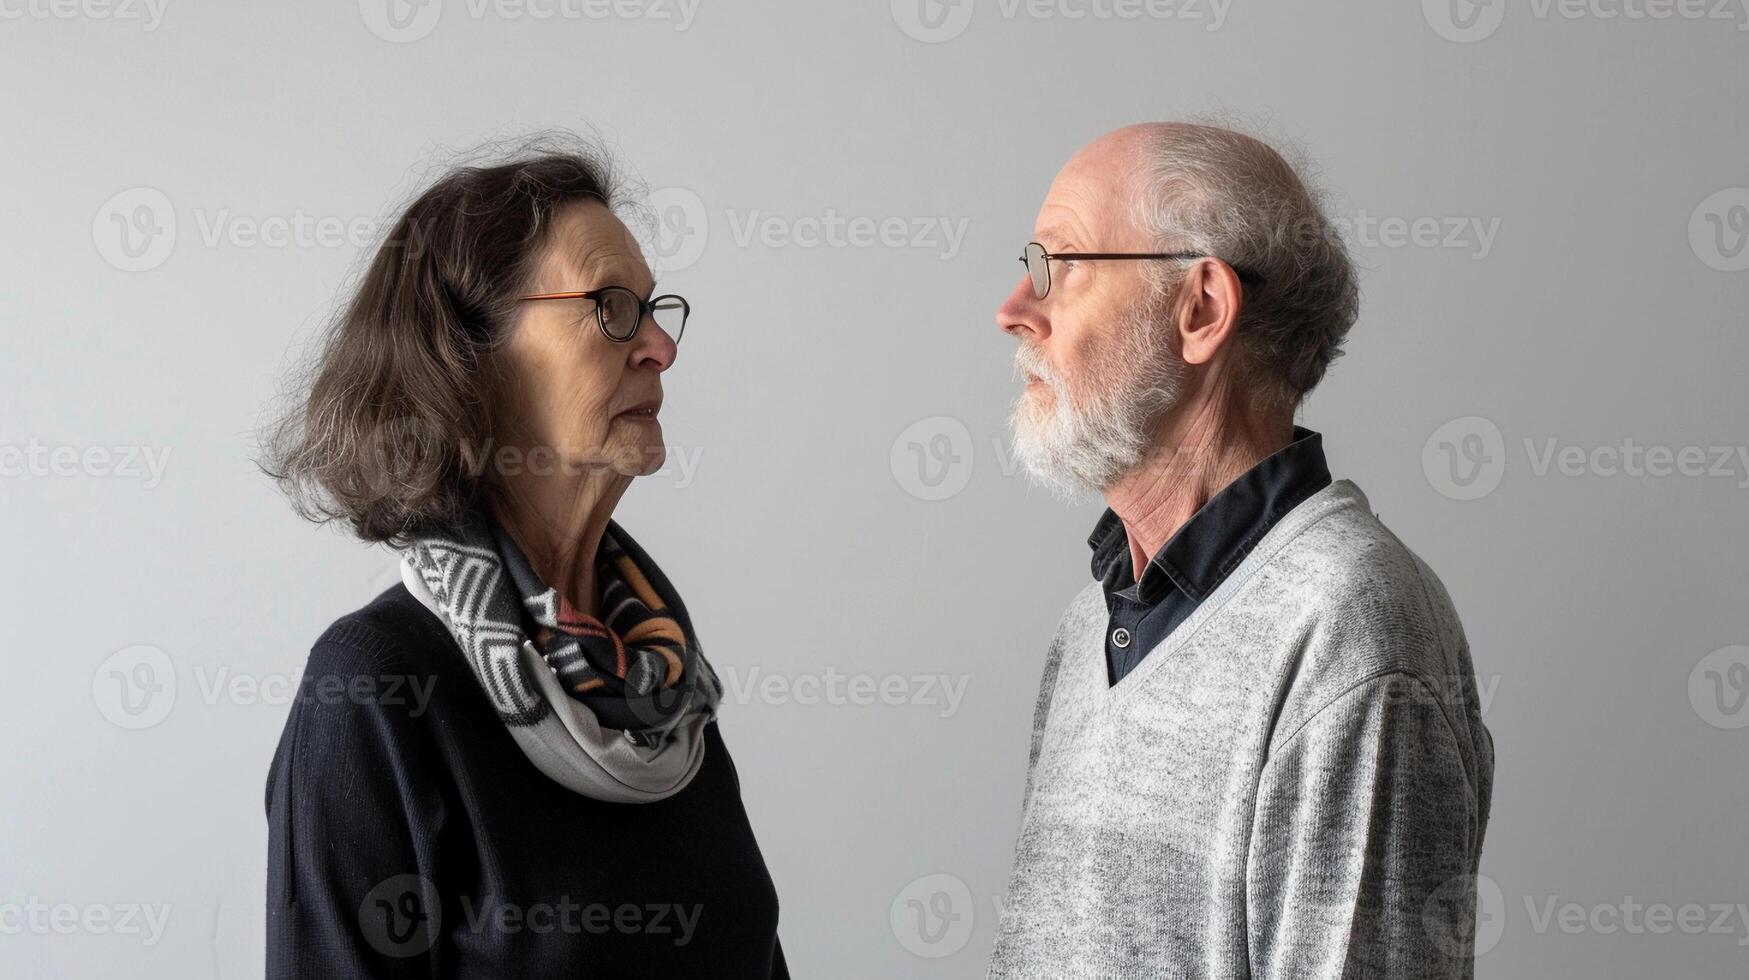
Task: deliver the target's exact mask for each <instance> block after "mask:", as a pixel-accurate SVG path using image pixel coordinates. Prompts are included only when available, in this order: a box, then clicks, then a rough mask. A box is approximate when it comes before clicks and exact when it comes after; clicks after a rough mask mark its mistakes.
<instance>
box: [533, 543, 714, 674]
mask: <svg viewBox="0 0 1749 980" xmlns="http://www.w3.org/2000/svg"><path fill="white" fill-rule="evenodd" d="M499 549H500V551H501V552H502V553H503V555H504V559H505V566H506V568H507V569H508V570H509V572H510V577H511V579H512V580H513V581H514V582H515V583H516V587H517V590H518V591H519V592H521V594H522V605H523V608H524V609H526V610H528V614H529V615H530V616H531V617H533V619H534V621H535V622H536V623H537V624H539V625H538V628H537V629H536V630H535V632H534V643H535V648H536V649H538V650H539V651H540V653H541V656H542V657H543V658H545V659H546V662H547V665H548V666H550V667H552V669H553V672H554V673H556V674H558V675H559V681H560V682H561V683H562V684H564V686H565V690H567V691H570V692H571V693H572V694H573V695H575V696H580V697H584V698H588V697H591V696H594V695H600V694H606V695H609V696H612V697H615V698H626V697H637V698H649V697H650V696H651V695H653V694H655V693H656V692H657V691H659V690H663V689H667V688H672V687H674V685H676V684H678V683H680V679H681V676H682V674H683V673H684V671H685V665H686V633H685V631H683V630H682V629H681V628H680V623H679V622H678V621H677V620H675V619H674V617H673V616H672V615H671V614H670V613H669V611H668V607H667V606H666V605H665V604H664V603H663V601H662V597H661V596H660V595H658V594H657V592H656V589H655V587H654V586H652V585H651V584H650V580H649V579H648V578H647V577H646V576H645V575H644V572H643V570H642V569H640V568H638V565H637V562H636V561H634V560H633V559H632V556H631V555H629V554H627V553H626V551H625V549H624V548H622V547H620V543H619V541H618V540H617V539H615V537H614V535H613V532H612V531H606V532H604V533H603V534H602V536H601V545H600V547H599V548H597V549H596V561H595V576H596V586H597V588H598V589H599V590H600V596H601V606H600V608H601V610H602V617H601V618H600V619H597V618H595V617H593V616H589V615H587V614H585V613H583V612H582V611H581V610H579V609H577V608H576V607H574V606H572V605H571V602H570V600H568V599H566V598H565V596H564V594H563V593H561V592H560V591H559V590H558V589H556V588H552V587H550V586H547V585H546V584H544V583H542V582H541V581H540V579H539V578H537V577H536V576H535V574H534V572H533V570H532V569H531V568H530V567H529V565H528V562H527V560H526V559H525V558H524V557H523V555H522V553H521V550H520V549H518V548H517V547H516V542H515V541H514V540H513V539H511V538H510V536H509V535H507V534H504V533H503V532H502V531H500V532H499Z"/></svg>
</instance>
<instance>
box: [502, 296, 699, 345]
mask: <svg viewBox="0 0 1749 980" xmlns="http://www.w3.org/2000/svg"><path fill="white" fill-rule="evenodd" d="M543 299H589V300H594V301H595V321H596V322H597V323H599V324H601V332H602V333H604V334H606V335H607V339H608V340H611V341H613V342H614V343H616V344H623V343H626V342H627V341H629V340H631V339H632V338H633V337H635V336H637V334H638V327H639V325H641V324H642V323H643V322H644V318H645V317H649V318H650V319H651V320H654V321H655V322H656V326H658V327H661V328H662V332H663V333H666V334H667V335H668V336H670V337H673V338H674V342H675V343H676V344H678V343H680V335H681V334H683V333H685V332H686V318H687V317H688V316H691V315H692V307H691V305H689V304H688V303H687V302H686V300H685V299H683V298H681V297H679V296H676V295H674V294H673V293H668V294H666V295H663V296H652V297H651V298H649V299H647V300H646V299H644V298H643V297H641V296H639V295H638V294H637V293H634V292H632V291H631V290H629V289H627V288H626V287H624V286H603V287H601V288H600V289H588V290H584V291H582V292H575V293H537V294H535V295H533V296H520V297H517V300H518V302H523V303H528V302H533V301H535V300H543Z"/></svg>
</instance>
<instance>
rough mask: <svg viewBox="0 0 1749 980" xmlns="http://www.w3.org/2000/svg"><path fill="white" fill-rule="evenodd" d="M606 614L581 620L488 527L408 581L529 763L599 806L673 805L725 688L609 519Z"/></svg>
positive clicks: (660, 580)
mask: <svg viewBox="0 0 1749 980" xmlns="http://www.w3.org/2000/svg"><path fill="white" fill-rule="evenodd" d="M596 572H597V581H598V585H599V587H600V589H601V610H602V616H601V618H600V619H596V618H594V617H591V616H587V615H584V614H583V613H582V612H580V611H578V610H577V609H575V608H574V607H572V606H571V604H570V603H569V602H568V601H567V600H566V599H565V597H564V596H563V595H562V594H560V592H559V590H558V589H556V588H552V587H550V586H547V585H546V584H545V583H543V582H541V581H540V578H539V577H538V576H536V575H535V573H534V571H533V569H532V568H531V567H530V566H529V564H528V560H527V558H526V557H524V556H523V554H522V550H521V549H520V548H518V547H517V546H516V542H515V541H514V540H513V539H512V538H511V537H510V535H509V534H507V533H505V532H504V531H503V530H502V529H501V528H499V527H498V526H497V525H496V523H495V522H492V521H490V520H487V519H485V518H483V517H479V518H476V519H475V520H473V521H470V522H469V523H467V524H465V525H464V526H462V527H460V528H458V529H457V530H456V531H455V532H454V533H452V534H447V535H428V536H425V537H421V538H420V539H419V540H417V541H415V542H414V544H413V545H412V547H410V548H408V549H407V551H406V552H405V553H404V554H403V556H402V581H403V582H405V583H406V584H407V587H408V590H409V591H411V592H413V594H414V595H415V596H416V597H418V598H419V599H420V601H421V602H423V603H425V605H426V607H427V608H429V609H431V610H432V612H434V613H436V614H437V616H438V618H440V619H442V620H443V622H444V625H445V626H447V627H448V628H449V631H450V634H451V635H452V636H454V637H455V638H456V642H457V643H459V644H460V645H461V647H462V650H463V651H464V652H465V653H466V654H467V657H468V661H469V663H470V665H471V666H472V667H473V669H474V674H475V676H476V677H478V678H479V680H480V684H481V686H482V687H484V688H485V691H486V694H487V696H488V697H489V698H490V699H491V700H492V703H493V705H494V707H496V708H497V710H498V716H499V718H500V719H502V720H503V722H504V724H505V725H506V726H508V728H509V729H510V733H511V735H512V736H513V737H514V738H515V740H516V742H517V744H518V745H519V746H520V747H521V748H522V750H523V752H524V753H525V754H526V755H527V756H528V757H529V759H530V761H532V762H533V763H534V764H535V765H536V766H537V767H538V768H540V770H541V771H542V772H544V773H546V774H547V775H548V776H550V777H552V778H553V779H555V780H557V781H558V782H560V783H562V784H564V785H565V786H567V787H569V788H571V789H572V790H575V791H576V792H579V793H582V794H584V795H585V796H590V797H594V798H596V799H602V800H609V801H612V802H618V803H641V802H649V801H652V800H660V799H666V798H667V797H669V796H672V795H674V794H675V793H678V792H679V791H680V790H682V789H684V788H685V787H686V784H687V783H688V782H690V781H691V779H692V777H693V775H695V774H696V773H697V772H698V767H699V765H700V764H701V763H702V762H703V760H704V738H703V730H704V726H705V725H706V724H708V723H709V722H710V721H711V720H713V719H714V718H715V717H716V711H717V705H718V704H719V703H720V702H721V700H722V686H721V683H720V682H719V681H718V679H717V676H716V673H715V672H714V671H713V670H712V669H711V666H710V663H709V662H708V661H706V660H705V659H704V655H703V653H701V652H700V650H699V648H698V641H697V638H696V637H694V636H693V635H692V630H691V626H690V623H689V622H688V620H687V617H686V610H685V607H684V606H683V605H682V604H681V603H680V598H679V596H678V595H677V594H675V592H674V589H673V586H672V585H670V584H669V582H668V580H667V578H666V577H665V576H664V575H663V574H662V572H661V569H659V568H657V567H656V564H655V562H654V561H652V560H651V559H650V557H649V556H648V555H647V554H645V553H644V552H643V550H642V549H640V548H639V547H638V546H637V544H636V542H634V541H632V539H631V537H630V536H629V535H627V534H626V533H625V531H624V530H622V529H621V528H620V527H619V526H618V525H617V524H614V523H612V522H609V524H608V527H607V531H606V533H605V534H604V535H603V536H602V540H601V546H600V548H599V550H598V551H597V554H596Z"/></svg>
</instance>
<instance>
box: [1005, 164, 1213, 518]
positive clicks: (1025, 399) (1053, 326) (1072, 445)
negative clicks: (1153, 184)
mask: <svg viewBox="0 0 1749 980" xmlns="http://www.w3.org/2000/svg"><path fill="white" fill-rule="evenodd" d="M1133 152H1134V149H1133V147H1131V146H1129V145H1127V144H1125V143H1124V142H1122V141H1113V140H1102V141H1100V142H1097V143H1094V144H1093V145H1092V146H1089V147H1088V148H1087V149H1085V150H1083V151H1082V152H1081V153H1079V154H1077V155H1076V156H1075V158H1074V159H1072V160H1070V161H1069V163H1068V165H1067V166H1065V167H1064V168H1063V170H1062V172H1061V173H1059V174H1058V175H1057V179H1056V180H1055V181H1054V182H1053V183H1052V184H1051V189H1050V192H1049V194H1048V195H1047V196H1046V198H1045V203H1044V206H1043V207H1042V208H1041V209H1040V210H1039V215H1038V220H1037V223H1036V225H1035V226H1034V236H1035V237H1034V240H1035V241H1037V242H1038V243H1039V244H1041V245H1043V246H1044V247H1045V251H1047V252H1049V253H1052V254H1053V255H1054V254H1057V253H1061V252H1154V251H1158V249H1157V248H1156V244H1157V243H1155V242H1153V241H1152V240H1150V238H1149V236H1148V235H1147V234H1146V233H1145V232H1144V231H1143V230H1142V228H1141V227H1140V226H1139V225H1138V223H1137V222H1136V220H1135V215H1134V210H1133V207H1132V204H1131V202H1132V200H1133V198H1132V195H1131V193H1130V191H1129V189H1128V187H1127V186H1125V185H1124V184H1123V180H1124V175H1125V174H1126V173H1127V172H1128V171H1129V168H1130V162H1131V158H1130V157H1129V154H1132V153H1133ZM1050 266H1051V270H1050V271H1051V285H1050V292H1049V293H1048V294H1047V295H1046V296H1045V298H1044V299H1042V300H1041V299H1038V298H1036V297H1035V296H1034V294H1033V287H1032V283H1031V280H1030V279H1029V278H1028V277H1027V276H1026V275H1025V274H1024V272H1023V273H1022V275H1021V277H1020V281H1019V282H1018V283H1017V284H1016V286H1015V288H1014V291H1013V292H1011V293H1010V294H1009V295H1008V298H1007V299H1006V300H1005V301H1004V302H1003V303H1002V306H1001V307H1000V308H999V309H998V310H997V311H996V322H997V325H998V326H1000V327H1001V328H1002V329H1003V330H1004V331H1005V332H1007V333H1009V334H1012V335H1013V336H1014V337H1015V339H1016V340H1018V341H1019V342H1020V347H1019V349H1018V350H1017V351H1016V352H1015V372H1016V374H1017V375H1018V376H1019V377H1020V378H1021V379H1022V380H1023V381H1025V383H1026V388H1025V391H1024V392H1023V393H1022V394H1021V396H1020V399H1019V401H1018V402H1017V403H1016V405H1015V407H1014V413H1013V415H1012V417H1011V419H1010V423H1011V425H1012V427H1013V430H1014V440H1015V449H1016V453H1017V455H1018V456H1019V458H1020V459H1021V461H1022V462H1023V463H1025V464H1026V466H1027V468H1028V469H1029V470H1030V471H1031V472H1032V473H1033V475H1034V477H1035V478H1037V479H1039V481H1040V482H1042V483H1044V484H1046V485H1047V486H1049V487H1051V488H1052V489H1053V490H1056V491H1057V492H1059V493H1060V494H1062V495H1063V496H1067V497H1073V496H1078V495H1080V494H1083V493H1088V492H1098V491H1102V490H1104V489H1106V488H1107V487H1108V486H1110V485H1111V483H1113V482H1115V481H1116V480H1117V479H1118V478H1119V477H1122V476H1123V475H1125V474H1126V473H1128V472H1130V471H1131V470H1133V469H1134V468H1135V467H1136V466H1137V465H1139V464H1140V463H1141V462H1142V460H1143V458H1144V457H1145V456H1146V454H1147V452H1148V450H1149V449H1151V448H1152V446H1151V435H1152V431H1151V430H1152V428H1153V423H1154V422H1155V421H1156V420H1157V419H1158V418H1159V416H1160V415H1161V414H1162V413H1163V412H1164V411H1165V410H1166V409H1168V408H1169V407H1170V406H1171V404H1172V401H1173V399H1174V398H1175V396H1176V392H1177V387H1178V385H1177V382H1178V379H1179V376H1180V375H1181V373H1182V370H1181V366H1180V365H1179V364H1178V362H1177V359H1176V358H1175V357H1174V356H1173V353H1172V350H1171V346H1170V342H1169V339H1168V338H1169V335H1170V327H1171V325H1170V323H1169V322H1168V321H1169V316H1170V308H1171V307H1170V296H1160V295H1157V293H1156V290H1155V288H1154V287H1153V286H1152V285H1151V284H1150V283H1149V282H1148V280H1147V279H1146V278H1145V275H1144V271H1145V270H1144V269H1143V268H1142V267H1141V263H1140V262H1138V261H1133V260H1121V261H1093V262H1074V261H1059V260H1057V259H1052V260H1050Z"/></svg>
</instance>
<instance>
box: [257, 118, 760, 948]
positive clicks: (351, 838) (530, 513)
mask: <svg viewBox="0 0 1749 980" xmlns="http://www.w3.org/2000/svg"><path fill="white" fill-rule="evenodd" d="M617 204H618V202H617V201H616V190H615V187H614V186H613V178H612V175H611V173H610V172H609V171H608V169H607V168H606V167H605V166H604V164H603V163H602V162H601V160H599V159H598V158H597V157H596V155H594V154H590V153H578V152H570V151H564V152H538V153H531V152H522V153H519V154H516V155H515V156H513V157H512V158H510V159H509V160H508V161H507V162H502V163H499V164H497V165H493V166H486V167H466V168H461V169H457V170H455V171H453V172H451V173H449V174H448V175H447V176H445V177H444V178H443V179H442V180H440V181H438V182H437V183H436V184H435V185H434V186H432V187H431V188H430V189H429V190H427V191H425V192H424V193H423V194H422V195H421V196H419V197H418V198H417V199H416V200H415V201H414V202H413V203H412V204H411V205H410V206H409V207H408V208H407V210H406V212H405V213H404V214H403V215H402V216H401V217H400V220H399V222H398V224H397V225H396V227H395V229H394V232H393V233H392V234H391V235H390V236H389V238H388V241H387V243H386V244H384V245H383V246H382V247H381V249H380V250H379V251H378V252H377V254H376V256H375V258H374V261H373V262H372V263H371V265H370V267H369V270H368V272H367V273H366V274H365V276H364V278H363V280H362V282H361V283H360V284H359V286H358V289H357V292H356V294H355V295H354V296H353V298H352V300H351V302H350V304H349V305H348V306H347V308H346V310H345V312H344V313H343V315H342V316H341V317H340V318H339V320H338V322H337V323H336V325H335V326H334V328H333V331H332V333H331V335H330V337H329V340H328V343H327V346H326V348H325V349H324V351H323V353H322V355H321V358H320V361H319V362H318V363H317V364H316V366H315V369H314V373H313V376H312V379H311V382H310V385H309V391H308V397H307V398H306V399H303V400H301V401H300V403H299V405H298V408H297V409H296V410H295V411H294V412H292V413H291V414H290V415H289V416H288V417H287V418H286V419H285V420H284V421H283V422H282V423H281V424H280V427H279V428H278V430H277V431H276V433H275V434H274V435H273V437H272V441H271V444H270V447H269V453H268V457H269V464H268V469H269V470H270V472H272V473H273V474H274V475H275V476H276V477H278V478H279V479H280V481H281V482H282V484H283V485H284V486H285V487H286V488H287V490H288V491H289V492H290V493H291V495H292V498H293V500H294V501H295V502H296V503H297V504H298V506H299V508H300V511H301V512H302V513H304V514H305V515H306V516H310V517H313V518H316V519H334V518H339V519H342V520H344V521H346V522H348V523H350V525H351V527H352V528H353V530H354V531H355V532H356V533H357V535H358V537H360V538H362V539H363V540H365V541H370V542H388V543H390V544H392V545H394V546H395V547H397V548H399V549H400V550H401V551H402V554H403V556H404V557H403V562H402V584H401V585H397V586H395V587H394V588H391V589H389V590H388V591H386V592H384V593H383V594H382V595H380V596H377V597H376V599H374V600H372V601H371V602H370V603H369V604H368V605H366V606H365V607H364V608H362V609H360V610H358V611H357V612H354V613H352V614H350V615H347V616H343V617H341V618H340V619H339V620H338V621H337V622H335V623H334V625H333V626H331V627H330V628H329V629H328V630H327V632H325V633H324V634H322V637H321V638H320V639H318V640H317V641H316V644H315V646H314V648H313V649H312V651H311V653H310V658H309V663H308V666H307V667H306V670H305V676H304V682H303V688H302V690H301V696H300V697H298V698H297V699H296V700H295V707H294V708H293V710H292V712H291V716H290V718H289V719H288V720H287V721H286V726H285V732H284V735H283V736H282V738H281V739H280V743H279V749H278V752H277V753H276V754H275V756H274V759H273V764H272V769H271V771H270V773H269V776H268V786H267V815H268V825H269V852H268V895H267V906H268V926H267V931H268V948H267V966H268V969H267V972H268V974H269V975H270V976H276V977H318V976H319V977H346V978H362V977H373V978H382V977H414V976H417V977H427V978H429V977H494V978H501V977H556V976H576V977H703V976H709V977H785V976H787V971H786V968H785V966H784V961H783V953H782V950H781V948H780V947H779V945H778V941H777V897H776V894H775V892H774V890H773V888H772V883H771V878H770V876H769V875H768V874H767V872H766V868H765V862H764V859H763V858H762V857H761V855H760V852H759V846H758V844H757V843H756V842H755V840H754V837H753V831H752V829H751V828H750V827H749V826H748V821H747V814H746V811H745V809H744V808H743V806H742V802H741V791H740V784H739V781H738V779H737V777H736V774H735V766H734V763H733V762H732V761H731V760H730V758H729V752H728V749H727V748H725V747H724V745H723V740H722V737H721V735H720V734H719V733H718V731H717V725H716V723H715V717H716V710H717V704H718V701H719V700H720V696H721V693H720V692H721V686H720V684H719V682H718V679H717V677H716V675H715V673H714V672H713V671H712V669H711V665H710V663H709V662H708V661H706V660H705V658H704V655H703V653H702V652H701V650H700V649H699V643H698V638H697V637H696V636H695V635H694V633H693V630H692V624H691V622H690V620H689V619H688V617H687V614H686V607H685V605H684V604H683V603H682V602H681V600H680V596H679V594H678V593H677V592H676V591H675V589H674V586H673V585H672V583H670V582H669V580H668V578H667V577H666V576H665V575H663V574H662V570H661V569H660V568H659V567H658V566H657V565H656V563H655V561H654V560H652V559H651V557H650V556H649V554H647V553H646V552H645V551H644V550H643V549H642V548H640V547H639V546H638V544H637V542H636V541H634V540H633V539H632V537H631V535H629V534H627V533H626V531H625V530H624V529H623V528H621V527H620V526H619V525H617V524H616V523H614V521H613V520H612V515H613V510H614V506H615V505H616V504H617V503H618V502H619V499H620V497H621V495H622V494H624V493H625V491H626V488H627V486H628V485H629V484H630V483H631V481H632V478H633V477H635V476H638V475H640V474H648V473H651V472H653V471H654V470H655V469H657V468H658V467H660V466H661V464H662V462H663V442H662V428H661V423H660V421H659V413H660V410H661V407H662V375H663V372H665V371H666V370H667V369H668V367H669V366H670V365H672V364H673V363H674V357H675V351H676V345H677V344H678V342H679V341H680V339H681V335H682V331H683V330H684V329H685V327H686V320H687V316H688V313H689V312H690V310H689V308H688V306H687V303H686V301H685V300H684V299H681V298H680V297H678V296H674V295H657V294H656V293H657V291H656V288H655V282H654V280H653V279H652V277H651V274H650V270H649V268H648V267H647V266H646V265H645V263H644V260H643V258H642V256H641V254H640V251H639V249H638V246H637V244H636V242H635V241H634V239H633V237H632V235H631V234H630V232H628V230H627V228H626V226H625V225H624V224H622V223H621V221H620V219H619V218H618V217H617V216H616V213H615V208H616V207H617Z"/></svg>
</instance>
